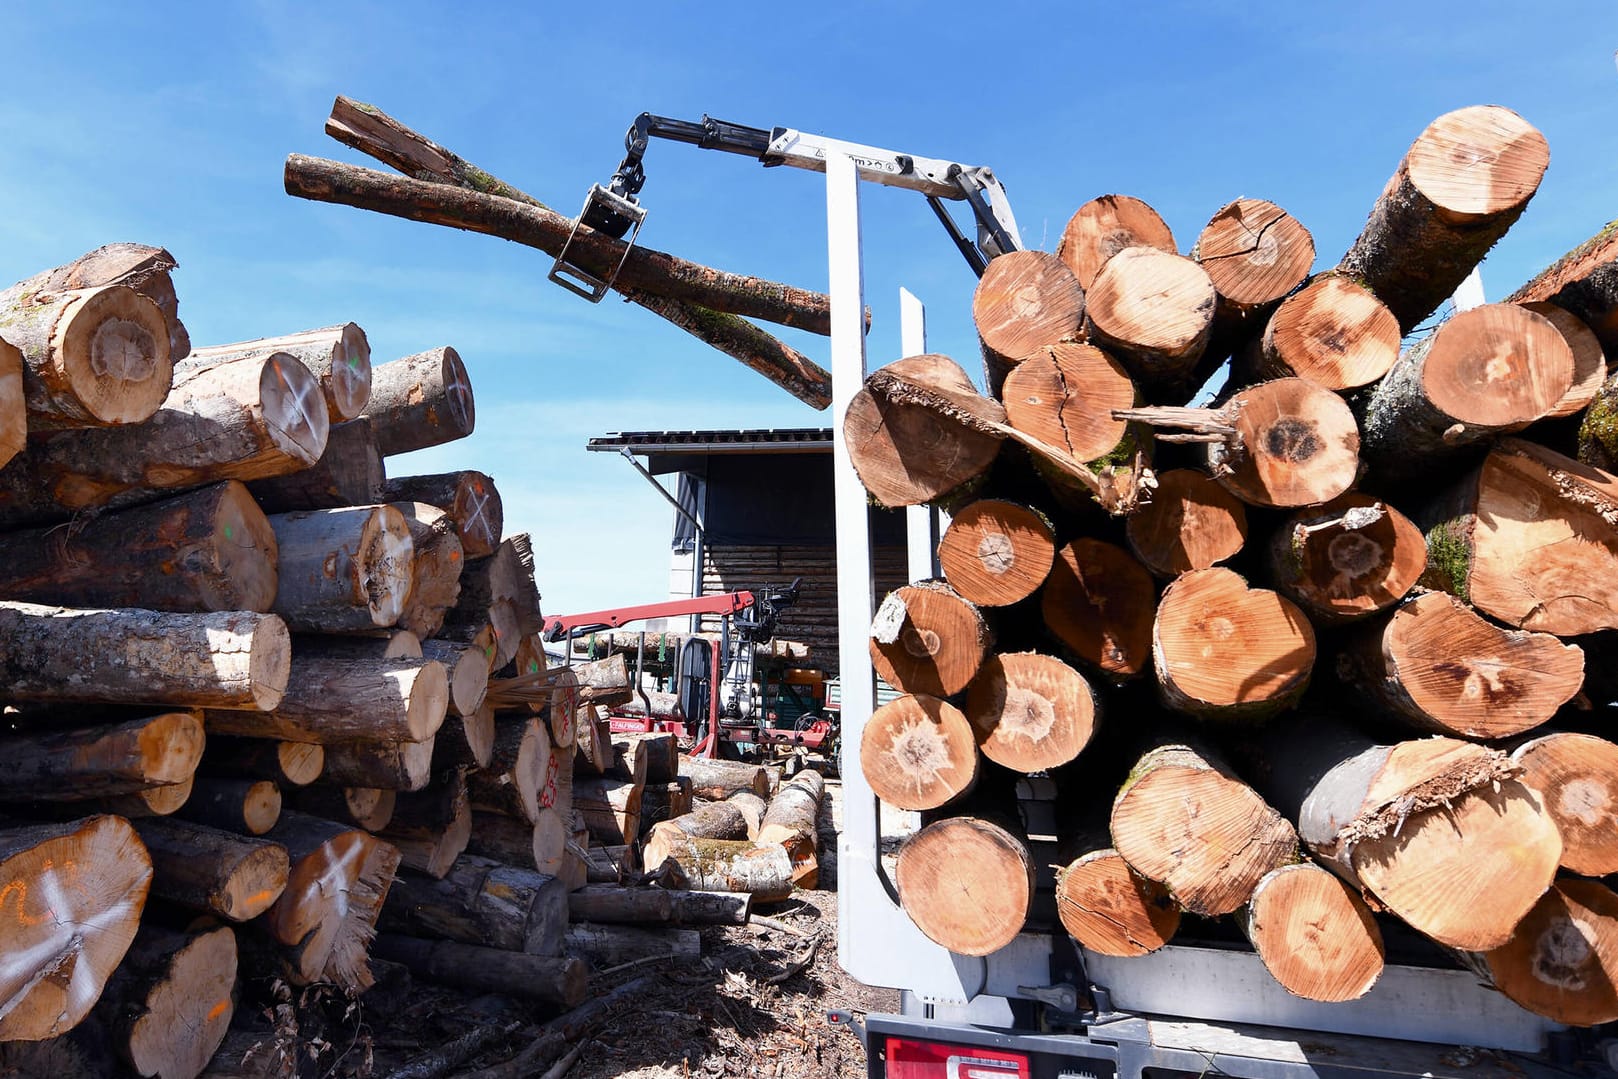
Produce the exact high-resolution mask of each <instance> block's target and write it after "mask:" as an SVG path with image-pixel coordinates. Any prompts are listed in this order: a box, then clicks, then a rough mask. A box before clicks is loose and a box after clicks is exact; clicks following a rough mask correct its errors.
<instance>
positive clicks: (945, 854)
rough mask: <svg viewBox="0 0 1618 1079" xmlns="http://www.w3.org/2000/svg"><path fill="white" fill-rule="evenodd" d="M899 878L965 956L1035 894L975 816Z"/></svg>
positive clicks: (995, 830) (913, 909)
mask: <svg viewBox="0 0 1618 1079" xmlns="http://www.w3.org/2000/svg"><path fill="white" fill-rule="evenodd" d="M1115 261H1116V259H1115ZM1109 265H1110V264H1109ZM1103 273H1105V271H1104V270H1103ZM895 877H896V883H897V884H898V886H899V905H900V906H902V907H903V908H904V911H905V913H906V914H908V915H909V916H910V920H911V921H912V922H914V923H915V924H916V928H917V929H920V930H921V931H922V932H923V933H924V934H926V935H927V938H928V939H929V940H932V941H934V942H935V943H937V944H941V945H943V946H944V947H945V948H948V949H949V950H950V951H952V952H955V953H957V954H960V955H989V954H990V953H992V952H996V951H999V950H1000V949H1001V948H1003V947H1005V946H1006V945H1007V944H1010V943H1011V941H1012V940H1013V939H1014V938H1015V937H1016V935H1017V934H1018V933H1019V932H1021V931H1022V927H1023V922H1024V921H1026V920H1027V917H1028V908H1029V905H1030V903H1031V902H1032V899H1033V894H1034V862H1033V859H1032V858H1031V857H1030V856H1029V853H1028V847H1027V844H1026V843H1025V842H1024V841H1023V840H1022V839H1021V838H1019V837H1018V836H1016V835H1014V834H1013V833H1012V832H1010V831H1008V830H1006V829H1005V828H1002V827H1001V826H1000V825H998V824H996V823H994V822H992V821H988V820H982V819H979V818H976V817H951V818H948V819H945V820H941V821H935V822H933V823H932V824H929V825H927V826H926V827H925V828H923V829H922V830H921V831H919V832H917V833H916V834H915V835H913V836H911V837H910V838H909V839H906V840H905V842H904V846H902V847H900V848H899V863H898V869H897V872H896V874H895Z"/></svg>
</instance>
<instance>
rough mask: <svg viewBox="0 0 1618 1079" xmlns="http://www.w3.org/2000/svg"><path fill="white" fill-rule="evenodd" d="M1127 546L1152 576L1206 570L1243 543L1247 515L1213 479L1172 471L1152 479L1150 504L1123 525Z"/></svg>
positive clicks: (1182, 470)
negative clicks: (1152, 487) (1153, 484)
mask: <svg viewBox="0 0 1618 1079" xmlns="http://www.w3.org/2000/svg"><path fill="white" fill-rule="evenodd" d="M1124 529H1125V533H1126V534H1127V535H1128V537H1129V546H1130V548H1131V550H1133V551H1134V552H1135V556H1136V557H1137V558H1139V559H1140V560H1141V561H1142V562H1144V563H1145V564H1146V566H1147V567H1148V568H1149V569H1151V571H1152V572H1153V573H1157V574H1160V575H1162V576H1165V577H1176V576H1179V575H1180V574H1182V573H1186V572H1188V571H1190V570H1194V569H1207V568H1208V567H1210V566H1213V565H1216V564H1218V563H1220V562H1223V561H1224V560H1225V559H1227V558H1230V557H1231V556H1233V555H1235V554H1236V552H1238V551H1240V550H1241V549H1242V546H1243V544H1245V543H1246V542H1247V510H1246V508H1245V507H1244V505H1243V503H1242V501H1241V500H1240V499H1238V498H1237V497H1236V496H1234V495H1232V494H1231V493H1230V492H1229V491H1227V490H1225V488H1224V487H1223V486H1221V485H1220V484H1219V483H1218V482H1217V481H1216V480H1214V478H1213V477H1212V476H1209V475H1208V474H1207V473H1205V472H1202V471H1199V470H1197V469H1193V468H1175V469H1170V470H1169V471H1167V472H1163V473H1161V474H1159V475H1158V477H1157V489H1156V490H1154V491H1153V492H1152V500H1151V501H1150V502H1148V503H1146V504H1145V505H1144V506H1142V507H1141V508H1140V509H1138V510H1136V511H1135V512H1134V513H1132V514H1130V516H1129V518H1128V519H1127V520H1126V521H1125V523H1124Z"/></svg>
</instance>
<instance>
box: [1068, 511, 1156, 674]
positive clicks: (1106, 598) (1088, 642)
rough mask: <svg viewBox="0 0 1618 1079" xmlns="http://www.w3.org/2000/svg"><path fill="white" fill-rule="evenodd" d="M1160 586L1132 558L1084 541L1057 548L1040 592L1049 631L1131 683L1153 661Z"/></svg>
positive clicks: (1090, 661) (1089, 660) (1097, 542)
mask: <svg viewBox="0 0 1618 1079" xmlns="http://www.w3.org/2000/svg"><path fill="white" fill-rule="evenodd" d="M1156 610H1157V585H1156V584H1155V583H1154V582H1153V581H1152V575H1151V574H1150V573H1148V572H1147V570H1146V567H1145V566H1142V565H1141V564H1140V563H1139V562H1137V561H1135V559H1134V558H1132V557H1130V555H1129V553H1128V552H1127V551H1125V550H1124V549H1123V548H1121V547H1115V546H1113V545H1112V544H1110V543H1103V542H1102V541H1100V540H1096V539H1090V538H1089V537H1081V538H1080V539H1076V540H1074V541H1073V542H1072V543H1069V544H1067V545H1066V546H1064V547H1061V548H1058V550H1057V552H1056V561H1055V564H1054V565H1052V567H1051V573H1050V577H1049V578H1048V579H1047V580H1046V582H1045V588H1044V590H1043V591H1041V593H1040V613H1041V616H1042V617H1043V618H1044V620H1045V628H1047V629H1048V630H1050V631H1051V633H1052V634H1054V635H1055V637H1056V639H1057V640H1059V641H1061V642H1062V644H1063V645H1065V646H1066V647H1067V648H1068V649H1069V650H1070V651H1071V652H1072V653H1073V654H1074V655H1075V656H1076V657H1078V658H1079V659H1080V660H1082V661H1084V662H1085V663H1087V664H1089V665H1090V666H1092V667H1095V668H1097V669H1098V670H1100V671H1101V673H1102V674H1104V675H1106V676H1108V677H1109V678H1115V679H1124V678H1133V677H1134V676H1135V675H1137V674H1139V673H1140V672H1141V671H1142V670H1144V669H1145V667H1146V665H1147V663H1149V662H1150V659H1151V646H1152V618H1153V616H1154V613H1155V612H1156Z"/></svg>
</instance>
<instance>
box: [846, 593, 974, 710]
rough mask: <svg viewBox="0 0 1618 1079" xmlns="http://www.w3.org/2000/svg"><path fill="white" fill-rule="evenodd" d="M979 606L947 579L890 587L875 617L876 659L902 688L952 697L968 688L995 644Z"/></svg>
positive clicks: (873, 647) (873, 659)
mask: <svg viewBox="0 0 1618 1079" xmlns="http://www.w3.org/2000/svg"><path fill="white" fill-rule="evenodd" d="M990 639H991V638H990V634H989V625H988V623H987V622H985V621H984V619H983V615H982V614H981V613H980V612H979V611H978V609H977V606H976V605H974V604H972V603H969V602H967V601H966V600H965V599H962V598H961V596H960V594H959V593H957V592H956V591H955V590H954V589H952V588H950V587H949V586H948V585H947V584H944V583H943V582H942V581H922V582H920V583H918V584H911V585H905V586H904V587H902V588H898V589H895V590H894V591H892V592H890V593H888V596H887V598H886V599H884V600H883V601H882V606H881V607H880V608H878V610H877V612H876V617H875V618H874V619H873V620H872V622H871V643H870V650H871V663H872V665H873V666H875V667H876V672H877V674H878V675H879V676H881V678H882V679H883V680H884V681H885V682H887V683H888V684H889V685H891V686H893V687H894V688H896V689H898V690H899V691H900V692H901V693H926V694H930V695H932V696H935V697H949V696H953V695H954V694H956V693H959V692H960V691H961V690H963V689H965V688H966V685H967V683H968V682H970V681H972V679H973V677H974V676H975V675H976V674H977V673H978V668H979V667H981V666H982V665H983V659H984V656H985V654H986V653H987V651H988V648H989V642H990Z"/></svg>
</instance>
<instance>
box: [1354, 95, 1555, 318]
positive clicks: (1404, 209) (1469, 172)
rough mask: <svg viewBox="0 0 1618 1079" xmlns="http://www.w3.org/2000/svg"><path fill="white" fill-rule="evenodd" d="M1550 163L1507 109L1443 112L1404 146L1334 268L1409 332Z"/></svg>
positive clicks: (1450, 289) (1510, 218)
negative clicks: (1371, 295)
mask: <svg viewBox="0 0 1618 1079" xmlns="http://www.w3.org/2000/svg"><path fill="white" fill-rule="evenodd" d="M1549 162H1550V148H1549V147H1548V146H1547V145H1546V143H1545V137H1544V136H1543V135H1541V134H1540V133H1539V131H1537V130H1536V129H1535V128H1534V127H1533V126H1532V125H1531V124H1529V123H1528V122H1527V121H1525V120H1524V119H1523V118H1522V117H1520V116H1518V115H1517V114H1516V113H1514V112H1512V111H1511V110H1510V109H1506V108H1502V107H1500V106H1499V105H1474V106H1470V107H1468V108H1464V109H1457V110H1455V111H1454V112H1450V113H1445V114H1444V115H1443V116H1440V117H1439V118H1438V119H1436V120H1434V121H1433V122H1432V123H1431V124H1429V125H1428V126H1427V128H1426V130H1424V131H1423V132H1422V133H1421V134H1420V135H1418V136H1417V137H1416V141H1415V142H1414V143H1412V144H1411V146H1410V149H1409V150H1408V151H1406V153H1405V156H1404V159H1403V160H1402V161H1400V162H1399V168H1398V170H1397V171H1396V172H1394V174H1393V178H1392V179H1391V180H1389V181H1388V185H1387V187H1386V188H1384V189H1383V191H1382V194H1381V196H1380V197H1379V198H1378V199H1377V201H1376V205H1375V206H1374V207H1373V208H1372V210H1371V217H1370V220H1369V221H1367V222H1366V225H1365V230H1364V231H1363V232H1361V233H1360V235H1359V238H1358V239H1357V240H1355V241H1354V244H1353V246H1352V247H1350V248H1349V249H1348V253H1347V254H1345V255H1344V256H1343V258H1342V261H1341V262H1340V263H1339V264H1338V267H1337V268H1338V271H1339V272H1341V273H1343V274H1345V275H1346V276H1349V277H1352V278H1355V279H1357V280H1359V281H1361V282H1362V283H1364V284H1365V285H1366V286H1367V287H1369V288H1370V290H1371V291H1372V292H1374V293H1376V295H1377V298H1378V299H1380V300H1381V301H1382V302H1383V303H1385V304H1387V305H1388V308H1389V310H1391V311H1392V312H1393V313H1394V315H1395V316H1396V317H1397V318H1398V319H1399V332H1400V333H1409V332H1410V331H1411V330H1413V329H1415V328H1416V326H1417V325H1419V324H1420V323H1421V321H1422V320H1423V319H1425V318H1426V317H1427V316H1428V315H1431V314H1432V313H1433V312H1434V311H1437V310H1438V308H1439V305H1440V304H1442V303H1443V302H1444V301H1445V300H1447V299H1449V297H1450V296H1451V295H1453V294H1454V292H1455V290H1456V289H1457V288H1459V287H1460V284H1461V282H1462V281H1464V280H1466V276H1467V275H1468V274H1470V273H1471V272H1472V269H1473V267H1475V266H1476V265H1477V264H1478V263H1479V262H1481V261H1482V260H1483V256H1484V255H1485V254H1487V253H1488V251H1489V248H1491V247H1493V246H1494V243H1495V241H1496V240H1498V239H1500V237H1501V236H1504V235H1505V233H1506V230H1507V229H1508V228H1510V227H1511V225H1512V223H1513V222H1515V221H1516V220H1517V218H1518V217H1519V216H1521V214H1522V212H1523V209H1524V208H1525V207H1526V206H1527V205H1528V200H1529V199H1531V198H1532V197H1533V195H1534V192H1535V191H1536V190H1537V189H1538V188H1539V181H1540V177H1541V176H1543V175H1544V173H1545V166H1546V165H1547V164H1548V163H1549ZM1535 298H1543V297H1535Z"/></svg>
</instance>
